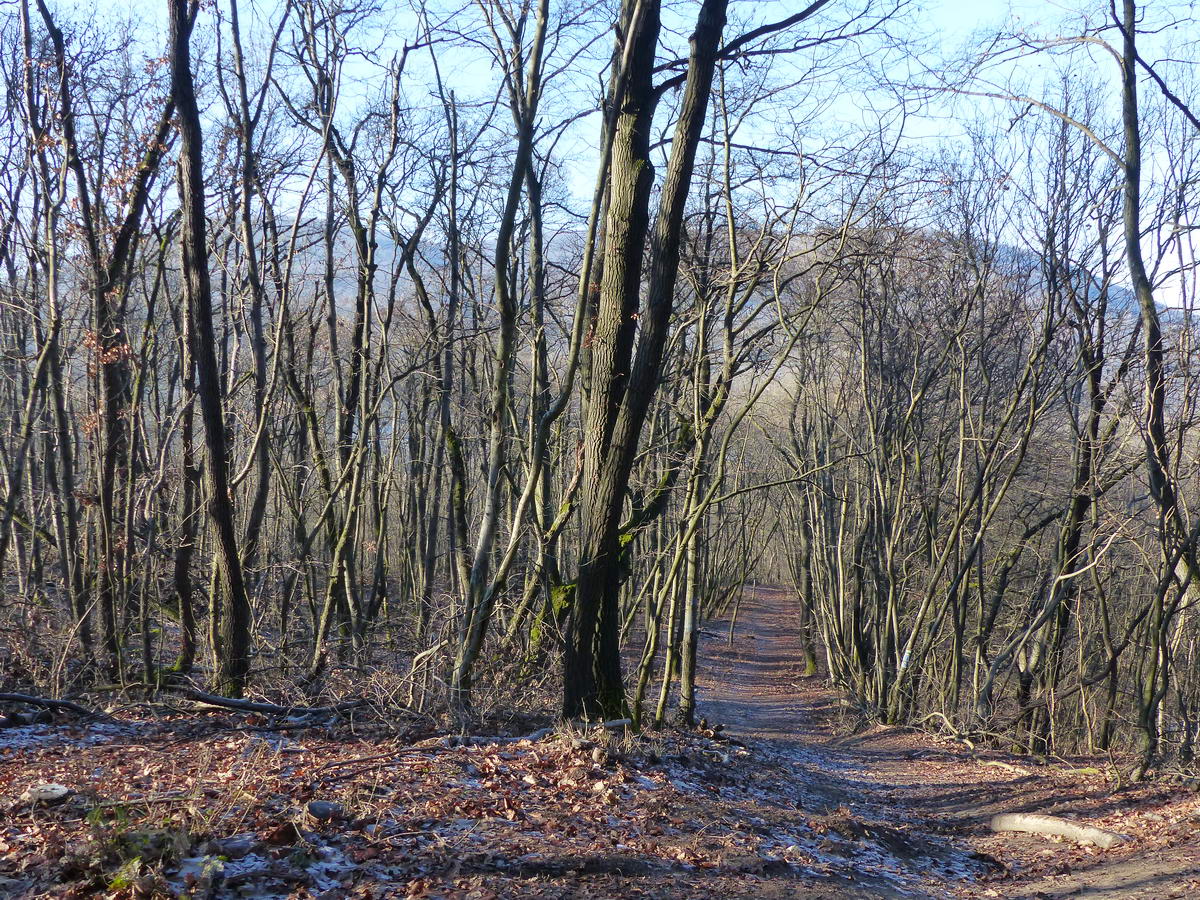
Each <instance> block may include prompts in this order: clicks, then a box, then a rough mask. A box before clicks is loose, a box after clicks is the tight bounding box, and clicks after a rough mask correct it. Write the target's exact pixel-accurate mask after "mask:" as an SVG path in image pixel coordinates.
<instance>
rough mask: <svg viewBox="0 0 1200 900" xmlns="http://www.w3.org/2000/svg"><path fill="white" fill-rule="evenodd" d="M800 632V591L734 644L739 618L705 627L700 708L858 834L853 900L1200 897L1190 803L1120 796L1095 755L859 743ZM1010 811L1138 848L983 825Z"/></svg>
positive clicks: (864, 735)
mask: <svg viewBox="0 0 1200 900" xmlns="http://www.w3.org/2000/svg"><path fill="white" fill-rule="evenodd" d="M797 621H798V614H797V609H796V601H795V598H794V597H793V596H792V595H791V593H790V592H788V591H784V590H779V589H772V588H757V589H755V590H753V591H750V590H747V591H746V593H745V595H744V597H743V600H742V602H741V607H740V610H739V611H738V613H737V617H736V621H735V626H734V628H733V631H732V634H730V631H729V624H730V623H729V621H728V620H724V621H718V622H712V623H709V625H708V627H707V628H706V629H705V632H704V634H703V635H702V639H701V643H702V652H701V657H700V659H701V660H702V662H701V671H700V672H699V673H698V678H699V685H700V702H699V710H700V713H701V715H703V716H705V717H706V718H707V719H708V721H709V722H711V723H714V724H716V723H720V724H722V725H724V726H725V731H726V732H727V733H728V734H730V735H731V736H733V737H735V738H737V739H739V740H743V741H745V742H746V743H747V744H749V745H750V746H752V747H755V748H756V749H758V751H759V752H760V753H763V754H765V755H767V756H769V757H775V758H777V759H778V761H779V762H780V763H781V764H782V766H784V767H787V768H790V769H791V771H792V773H793V776H792V778H793V780H794V781H795V784H794V785H790V786H788V788H790V789H791V790H794V791H796V792H798V793H799V794H800V795H801V801H800V803H799V806H800V808H802V809H803V810H804V811H805V813H806V814H807V815H809V817H810V818H813V817H814V815H815V816H816V817H817V821H820V817H821V816H826V817H829V819H830V820H831V821H832V822H834V827H833V832H834V833H835V836H836V833H839V832H840V833H841V835H842V836H844V837H849V838H850V839H851V840H849V841H847V842H845V843H846V844H848V845H853V846H846V847H844V848H837V847H833V848H831V849H833V850H834V852H837V851H838V850H839V849H841V850H842V852H845V853H846V855H847V856H848V858H849V860H850V861H851V862H852V863H854V865H855V868H856V869H858V870H859V871H860V872H862V873H863V874H864V875H865V876H866V877H865V878H864V879H863V880H862V882H861V883H860V884H859V885H857V886H855V887H853V888H852V887H850V886H847V887H846V888H845V894H844V895H845V896H847V897H850V896H855V897H876V896H896V895H900V896H922V895H924V896H929V897H1006V898H1007V897H1013V898H1018V897H1019V898H1026V897H1027V898H1059V897H1088V898H1094V900H1126V898H1173V897H1195V896H1200V803H1198V802H1197V800H1196V795H1195V794H1182V793H1181V792H1180V791H1179V790H1178V788H1175V789H1173V790H1172V789H1170V788H1163V787H1158V788H1155V787H1153V786H1139V787H1136V788H1125V789H1124V790H1121V791H1114V790H1113V789H1112V787H1111V786H1110V784H1109V783H1108V782H1106V780H1105V779H1104V778H1097V777H1095V776H1090V777H1088V776H1082V777H1081V776H1079V775H1077V774H1074V773H1072V772H1071V769H1072V768H1082V767H1084V766H1087V765H1092V764H1093V763H1095V762H1097V761H1095V760H1074V761H1072V762H1066V761H1060V763H1059V764H1057V765H1056V764H1051V765H1045V766H1041V765H1037V764H1036V763H1032V762H1030V761H1029V760H1028V759H1027V758H1025V757H1019V756H1013V755H1009V754H1004V753H996V752H989V751H981V752H978V753H972V752H971V751H970V750H969V749H968V748H966V747H965V746H962V745H960V744H958V743H952V742H938V741H937V740H936V739H935V738H933V737H931V736H929V735H925V734H920V733H916V732H913V731H910V730H906V729H900V728H886V727H873V728H868V729H866V730H862V731H859V732H857V733H853V734H851V733H850V731H851V729H852V724H853V723H851V722H850V721H849V716H848V715H847V713H846V712H845V710H844V708H843V707H842V706H841V704H840V702H839V697H838V695H837V693H836V692H835V691H834V690H832V689H831V688H830V687H829V686H828V685H827V684H826V683H825V681H824V679H823V678H822V677H819V676H808V677H806V676H805V675H804V674H803V655H802V647H801V644H800V639H799V633H798V630H797V629H796V628H794V627H792V623H795V622H797ZM781 787H782V786H781ZM1001 812H1041V813H1049V814H1052V815H1057V816H1063V817H1066V818H1078V819H1079V820H1080V821H1086V822H1090V823H1092V824H1097V825H1100V826H1101V827H1105V828H1108V829H1110V830H1115V831H1118V832H1121V833H1124V834H1127V835H1129V836H1130V837H1131V838H1132V839H1133V840H1132V841H1131V842H1130V843H1128V844H1126V845H1123V846H1121V847H1118V848H1115V849H1113V850H1110V851H1103V850H1099V849H1097V848H1093V847H1083V846H1076V845H1074V844H1071V843H1057V842H1054V841H1052V840H1051V839H1047V838H1044V837H1037V836H1032V835H1024V834H1012V833H1009V834H1004V835H995V834H993V833H991V831H990V829H989V828H988V822H989V820H990V818H991V817H992V816H993V815H995V814H997V813H1001ZM847 821H848V822H850V823H855V824H850V825H846V824H845V823H846V822H847ZM839 822H840V823H841V824H838V823H839ZM864 832H865V833H864ZM889 857H890V858H889ZM897 869H898V870H899V872H898V873H897V871H896V870H897ZM893 889H898V894H893V893H891V891H892V890H893ZM794 896H805V894H803V893H799V894H794ZM822 896H823V895H822Z"/></svg>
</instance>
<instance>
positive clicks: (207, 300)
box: [171, 0, 251, 696]
mask: <svg viewBox="0 0 1200 900" xmlns="http://www.w3.org/2000/svg"><path fill="white" fill-rule="evenodd" d="M195 10H196V7H194V6H193V7H192V8H191V9H189V3H188V2H187V0H171V86H172V93H173V96H174V98H175V105H176V107H177V109H178V113H179V135H180V139H181V141H180V150H179V203H180V208H181V209H182V212H183V226H182V230H181V235H180V244H181V249H182V258H183V274H184V285H185V290H186V293H187V299H188V311H189V314H190V315H191V316H192V320H193V322H194V323H195V331H194V332H193V335H194V339H195V353H196V373H197V376H198V385H197V398H198V399H199V401H200V414H201V418H202V419H203V421H204V446H205V451H206V452H205V474H206V476H207V477H208V481H209V485H208V512H209V516H210V518H211V520H212V525H213V529H214V531H215V537H216V550H217V556H216V561H217V568H218V572H219V576H220V584H221V587H222V589H223V591H224V595H225V601H226V602H225V604H224V615H223V617H222V619H221V622H220V625H219V629H218V635H219V639H220V640H219V646H218V647H217V651H218V660H217V662H218V673H217V679H218V682H219V686H220V687H221V689H222V690H225V691H228V692H229V693H230V694H232V695H233V696H240V695H241V693H242V690H243V689H244V688H245V685H246V677H247V675H248V674H249V671H250V619H251V613H250V601H249V598H248V597H247V596H246V585H245V581H244V580H243V577H242V564H241V559H240V557H239V556H238V547H237V536H236V533H235V530H234V520H233V500H232V498H231V497H230V495H229V473H228V464H227V461H226V457H225V452H226V446H225V421H224V415H223V412H222V409H221V376H220V370H219V368H218V365H217V351H216V346H217V344H216V335H215V332H214V330H213V306H212V285H211V282H210V280H209V273H208V238H207V225H206V221H205V214H204V156H203V149H202V145H203V135H202V130H201V126H200V110H199V108H198V107H197V105H196V91H195V86H194V84H193V82H192V69H191V48H190V38H191V32H192V26H193V24H194V23H195Z"/></svg>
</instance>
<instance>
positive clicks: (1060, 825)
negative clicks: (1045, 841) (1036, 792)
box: [990, 813, 1129, 850]
mask: <svg viewBox="0 0 1200 900" xmlns="http://www.w3.org/2000/svg"><path fill="white" fill-rule="evenodd" d="M990 825H991V828H992V831H1022V832H1025V833H1027V834H1044V835H1050V836H1052V837H1062V838H1067V839H1068V840H1071V841H1077V842H1079V843H1091V844H1095V845H1096V846H1097V847H1102V848H1104V849H1105V850H1108V849H1109V848H1111V847H1115V846H1117V845H1118V844H1123V843H1125V842H1126V841H1128V840H1129V838H1127V837H1125V835H1123V834H1117V833H1116V832H1115V831H1105V830H1104V829H1103V828H1093V827H1092V826H1091V825H1080V824H1079V823H1078V822H1072V821H1070V820H1069V819H1060V818H1059V817H1058V816H1045V815H1040V814H1038V813H1001V814H1000V815H998V816H992V821H991V823H990Z"/></svg>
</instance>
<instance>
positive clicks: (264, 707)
mask: <svg viewBox="0 0 1200 900" xmlns="http://www.w3.org/2000/svg"><path fill="white" fill-rule="evenodd" d="M182 693H183V696H185V697H187V698H188V699H189V700H195V701H196V702H197V703H203V704H205V705H207V706H217V707H220V708H222V709H233V710H237V711H238V712H255V713H262V714H263V715H265V716H280V717H283V718H299V719H305V718H312V717H317V716H332V715H336V714H338V713H343V712H350V711H351V710H354V709H359V708H360V707H362V706H365V705H366V702H367V701H366V700H347V701H345V702H344V703H338V704H336V705H334V706H281V705H279V704H278V703H264V702H262V701H259V700H237V699H234V698H233V697H222V696H220V695H218V694H209V693H206V692H204V691H198V690H196V689H195V688H185V689H183V691H182Z"/></svg>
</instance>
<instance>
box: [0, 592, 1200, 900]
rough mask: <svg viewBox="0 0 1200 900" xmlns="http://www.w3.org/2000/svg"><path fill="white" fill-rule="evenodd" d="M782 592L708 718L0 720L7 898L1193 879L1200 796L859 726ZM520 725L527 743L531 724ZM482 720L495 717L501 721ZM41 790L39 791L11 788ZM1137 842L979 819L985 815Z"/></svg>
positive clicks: (726, 669) (990, 887)
mask: <svg viewBox="0 0 1200 900" xmlns="http://www.w3.org/2000/svg"><path fill="white" fill-rule="evenodd" d="M790 603H791V601H790V600H789V599H788V597H787V595H786V594H785V593H783V592H776V591H770V590H759V591H756V592H754V593H753V594H750V593H748V594H747V596H746V599H745V600H744V602H743V603H742V606H741V610H740V612H739V615H738V620H737V627H736V628H735V629H734V632H733V636H732V640H730V638H729V636H728V633H727V631H726V630H725V627H726V623H713V624H712V625H711V626H710V627H709V628H708V630H706V632H705V635H704V642H705V647H704V651H705V652H704V654H703V656H702V659H703V660H704V668H703V670H702V672H701V673H700V676H701V697H702V706H701V712H702V713H703V715H704V716H705V717H706V719H707V720H708V722H711V723H714V724H716V723H720V724H722V725H724V726H725V727H724V729H723V730H721V731H720V732H719V733H717V732H714V731H713V730H712V729H711V728H701V729H699V730H697V731H695V732H689V733H679V732H673V731H666V732H662V733H650V734H648V735H645V736H641V737H636V738H635V737H632V736H628V735H620V734H616V733H613V732H610V731H605V730H602V729H601V730H593V731H581V730H576V731H574V732H569V733H563V732H561V731H559V732H549V733H545V734H542V733H541V729H538V731H537V732H534V729H535V728H536V726H538V725H540V724H544V723H543V722H540V721H529V722H511V723H510V727H509V730H510V731H511V732H512V734H513V735H514V736H517V737H518V739H516V740H498V739H493V740H468V741H465V742H464V741H463V740H462V739H461V738H457V739H456V738H455V737H453V736H451V737H446V736H443V735H439V734H437V733H436V729H435V728H434V727H433V724H432V723H430V722H428V721H423V720H418V719H414V720H413V721H411V722H405V721H398V722H397V721H393V722H388V723H383V722H379V721H377V720H368V721H365V722H363V721H359V722H350V723H346V722H339V723H337V724H322V725H320V726H313V725H312V723H304V722H292V723H286V725H285V726H281V725H280V723H277V722H271V721H265V720H264V719H263V717H262V716H259V715H247V714H242V713H234V712H228V711H226V712H220V711H209V712H197V711H195V710H186V711H185V710H179V711H173V710H171V709H169V708H166V707H163V706H162V705H157V706H153V707H151V706H138V705H136V704H135V705H131V706H127V707H124V708H122V709H121V710H120V712H118V713H116V714H115V717H114V719H113V720H111V721H107V722H93V723H90V724H88V723H72V722H69V721H59V722H54V723H45V724H33V725H26V726H19V727H9V728H3V729H0V896H2V897H21V898H25V897H29V898H34V897H87V896H110V897H122V898H124V897H130V898H134V897H139V898H140V897H147V898H148V897H156V896H164V897H167V896H189V897H196V898H199V897H212V898H218V897H219V898H225V897H230V898H233V897H280V898H283V897H323V898H341V897H362V898H382V897H394V898H401V897H412V898H416V897H447V898H475V900H488V898H503V897H561V898H566V897H597V898H616V897H650V898H677V897H681V898H692V897H695V898H700V897H703V898H708V897H720V898H722V900H734V898H759V897H761V898H767V900H772V898H785V897H796V898H805V900H822V898H829V900H832V898H841V897H860V898H868V900H870V898H896V897H947V898H958V897H1005V898H1008V897H1014V898H1015V897H1027V898H1047V897H1052V898H1058V897H1075V896H1081V897H1090V898H1114V900H1115V898H1171V897H1194V896H1198V895H1200V794H1197V793H1193V792H1187V791H1184V790H1182V789H1181V788H1180V787H1178V786H1167V785H1162V784H1150V785H1139V786H1135V787H1124V788H1122V789H1121V790H1115V788H1114V785H1113V784H1112V783H1110V782H1109V781H1107V780H1106V779H1105V778H1104V777H1103V776H1100V775H1086V774H1079V773H1078V772H1075V771H1073V770H1075V769H1080V768H1084V767H1091V766H1097V765H1103V761H1097V760H1084V759H1071V760H1057V761H1053V762H1051V763H1050V764H1046V765H1037V764H1035V763H1031V762H1030V761H1029V760H1028V759H1027V758H1023V757H1014V756H1009V755H1006V754H1003V753H996V752H992V751H978V752H974V751H971V750H970V749H969V748H967V747H965V746H963V745H961V744H959V743H956V742H950V741H939V740H938V739H936V738H934V737H931V736H929V735H925V734H920V733H916V732H913V731H911V730H903V729H898V728H872V729H868V730H860V731H857V732H855V731H853V729H851V728H850V727H848V718H847V716H846V715H845V714H844V712H843V709H842V707H841V706H840V705H839V702H838V697H837V695H836V694H835V693H834V692H832V691H831V690H830V689H829V688H828V687H827V686H825V684H824V682H823V681H822V680H821V679H820V678H817V677H804V676H803V675H802V674H801V655H800V652H799V650H800V648H799V646H798V639H797V635H796V634H795V633H794V632H793V631H792V630H790V629H789V628H788V627H787V624H788V623H791V622H794V621H796V617H795V610H794V609H793V608H792V607H791V605H790ZM530 732H534V733H533V734H532V735H531V738H527V739H519V736H520V735H522V734H530ZM488 733H489V734H494V733H496V732H495V731H489V732H488ZM46 782H54V783H57V784H60V785H62V786H64V787H65V788H67V789H68V790H69V793H68V795H67V796H66V797H65V798H64V799H61V800H59V801H57V802H54V803H41V802H33V801H31V799H30V798H29V797H28V796H23V793H24V792H25V791H26V790H27V789H28V788H30V787H31V786H34V785H36V784H39V783H46ZM1014 811H1030V812H1040V813H1049V814H1053V815H1056V816H1062V817H1066V818H1075V819H1078V820H1079V821H1081V822H1087V823H1089V824H1094V825H1097V826H1099V827H1103V828H1106V829H1109V830H1113V831H1118V832H1120V833H1122V834H1125V835H1127V836H1128V837H1129V838H1130V840H1129V841H1128V842H1127V843H1124V844H1121V845H1119V846H1117V847H1116V848H1114V849H1111V850H1107V851H1105V850H1100V849H1098V848H1095V847H1091V846H1081V845H1076V844H1073V843H1064V842H1058V841H1054V840H1051V839H1048V838H1044V837H1035V836H1031V835H1023V834H1013V833H1005V834H992V833H991V832H990V831H989V829H988V820H989V818H990V817H991V816H992V815H993V814H995V813H997V812H1014Z"/></svg>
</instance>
